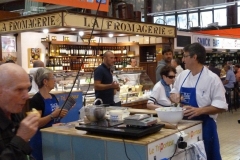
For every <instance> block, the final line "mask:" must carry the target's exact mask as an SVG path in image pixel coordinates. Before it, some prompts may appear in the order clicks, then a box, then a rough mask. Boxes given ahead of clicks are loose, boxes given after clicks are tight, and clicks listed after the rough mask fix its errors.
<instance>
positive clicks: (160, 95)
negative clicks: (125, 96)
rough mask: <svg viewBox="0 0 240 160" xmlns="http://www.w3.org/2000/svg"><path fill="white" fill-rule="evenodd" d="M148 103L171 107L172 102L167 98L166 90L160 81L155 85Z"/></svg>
mask: <svg viewBox="0 0 240 160" xmlns="http://www.w3.org/2000/svg"><path fill="white" fill-rule="evenodd" d="M148 103H154V104H156V105H160V106H170V105H171V101H170V99H169V98H168V97H167V96H166V93H165V89H164V87H163V85H162V83H161V82H160V81H159V82H157V83H156V84H155V85H154V87H153V90H152V93H151V95H150V98H149V99H148Z"/></svg>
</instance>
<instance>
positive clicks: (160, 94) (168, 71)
mask: <svg viewBox="0 0 240 160" xmlns="http://www.w3.org/2000/svg"><path fill="white" fill-rule="evenodd" d="M176 73H177V72H176V69H175V68H174V67H172V66H169V65H168V66H164V67H163V68H162V69H161V71H160V75H161V77H162V79H160V81H158V82H157V83H156V84H155V85H154V87H153V90H152V93H151V95H150V98H149V99H148V103H147V108H148V109H156V108H158V107H170V106H171V101H170V99H169V97H170V91H171V85H172V84H173V83H174V80H175V76H176Z"/></svg>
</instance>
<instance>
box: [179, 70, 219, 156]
mask: <svg viewBox="0 0 240 160" xmlns="http://www.w3.org/2000/svg"><path fill="white" fill-rule="evenodd" d="M202 71H203V69H202V70H201V72H200V75H199V77H198V79H197V82H196V85H195V87H194V88H187V87H183V84H184V82H185V80H186V79H187V77H188V76H189V74H190V73H191V72H189V73H188V75H187V77H186V78H185V79H184V81H183V83H182V85H181V88H180V93H181V95H182V96H183V100H182V101H181V103H182V104H185V105H190V106H192V107H196V108H198V104H197V99H196V97H197V96H196V86H197V84H198V81H199V79H200V76H201V74H202ZM184 119H187V117H184ZM191 120H201V121H203V123H202V130H203V142H204V146H205V150H206V155H207V159H208V160H221V159H222V158H221V154H220V146H219V140H218V134H217V126H216V122H215V121H214V120H213V118H211V117H209V115H207V114H205V115H200V116H197V117H193V118H192V119H191Z"/></svg>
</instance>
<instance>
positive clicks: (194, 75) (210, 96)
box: [170, 43, 228, 160]
mask: <svg viewBox="0 0 240 160" xmlns="http://www.w3.org/2000/svg"><path fill="white" fill-rule="evenodd" d="M205 59H206V50H205V48H204V47H203V46H202V45H201V44H199V43H193V44H190V45H188V46H186V47H184V54H183V62H184V63H185V68H186V69H187V70H184V71H183V72H182V73H181V74H180V75H179V76H178V77H177V78H176V81H175V83H174V85H173V86H174V87H173V89H172V90H171V95H170V99H171V100H172V101H173V102H175V103H178V102H181V104H182V105H183V108H185V109H186V110H185V111H184V116H185V117H184V118H185V119H191V120H201V121H203V124H202V125H203V128H202V129H203V141H204V146H205V150H206V154H207V159H209V160H221V154H220V146H219V140H218V134H217V127H216V118H217V114H218V113H221V112H224V111H225V110H227V109H228V104H227V103H226V98H225V89H224V86H223V84H222V82H221V80H220V78H219V77H218V76H217V75H216V74H214V73H213V72H212V71H210V70H209V69H208V68H207V67H204V65H203V64H204V63H205ZM180 95H181V96H180Z"/></svg>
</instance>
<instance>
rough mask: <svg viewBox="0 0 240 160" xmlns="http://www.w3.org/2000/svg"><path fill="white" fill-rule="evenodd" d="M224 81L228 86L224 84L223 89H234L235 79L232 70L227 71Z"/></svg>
mask: <svg viewBox="0 0 240 160" xmlns="http://www.w3.org/2000/svg"><path fill="white" fill-rule="evenodd" d="M226 80H228V84H225V85H224V87H226V88H234V83H235V82H236V77H235V74H234V73H233V71H232V70H228V71H227V73H226Z"/></svg>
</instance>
